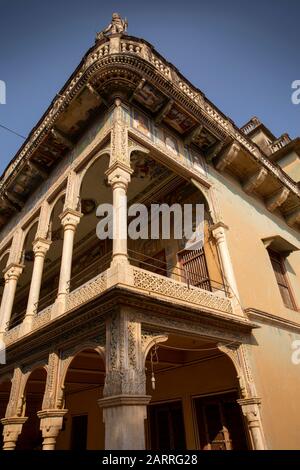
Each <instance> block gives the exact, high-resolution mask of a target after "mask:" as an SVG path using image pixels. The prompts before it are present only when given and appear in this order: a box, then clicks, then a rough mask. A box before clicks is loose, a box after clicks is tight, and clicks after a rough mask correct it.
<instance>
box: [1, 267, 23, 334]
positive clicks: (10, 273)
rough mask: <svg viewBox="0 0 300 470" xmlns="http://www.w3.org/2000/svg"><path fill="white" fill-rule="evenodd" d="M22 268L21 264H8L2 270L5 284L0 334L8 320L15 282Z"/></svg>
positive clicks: (15, 286) (13, 298)
mask: <svg viewBox="0 0 300 470" xmlns="http://www.w3.org/2000/svg"><path fill="white" fill-rule="evenodd" d="M23 268H24V266H23V265H21V264H10V265H9V266H8V267H7V268H6V269H5V271H4V279H5V286H4V292H3V296H2V302H1V309H0V334H2V335H3V333H4V332H5V330H6V328H7V325H8V323H9V321H10V317H11V314H12V309H13V305H14V300H15V294H16V288H17V283H18V279H19V277H20V275H21V274H22V271H23Z"/></svg>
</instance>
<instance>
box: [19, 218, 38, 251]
mask: <svg viewBox="0 0 300 470" xmlns="http://www.w3.org/2000/svg"><path fill="white" fill-rule="evenodd" d="M38 224H39V214H38V215H36V216H35V217H34V219H32V220H31V222H30V223H29V224H28V225H26V227H25V228H22V240H21V247H22V250H24V247H25V244H26V240H27V237H28V235H29V234H30V232H31V230H32V229H33V228H34V226H35V225H36V226H37V228H38ZM34 238H35V237H34Z"/></svg>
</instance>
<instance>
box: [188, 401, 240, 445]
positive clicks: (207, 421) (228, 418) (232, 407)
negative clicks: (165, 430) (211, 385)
mask: <svg viewBox="0 0 300 470" xmlns="http://www.w3.org/2000/svg"><path fill="white" fill-rule="evenodd" d="M237 398H238V396H237V394H236V393H225V394H222V395H211V396H208V397H203V398H195V399H194V404H195V410H196V417H197V424H198V433H199V441H200V449H201V450H247V449H248V446H247V439H246V434H245V429H244V420H243V416H242V413H241V410H240V406H239V405H238V403H237V401H236V400H237Z"/></svg>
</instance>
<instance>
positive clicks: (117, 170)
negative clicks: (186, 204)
mask: <svg viewBox="0 0 300 470" xmlns="http://www.w3.org/2000/svg"><path fill="white" fill-rule="evenodd" d="M131 174H132V170H131V168H130V153H129V150H128V130H127V125H126V120H125V117H124V111H123V109H122V106H121V100H120V99H118V98H117V99H116V100H115V109H114V114H113V125H112V131H111V158H110V162H109V169H108V170H107V172H106V175H107V177H108V183H109V184H110V185H111V187H112V191H113V260H112V264H122V263H128V253H127V188H128V184H129V182H130V179H131Z"/></svg>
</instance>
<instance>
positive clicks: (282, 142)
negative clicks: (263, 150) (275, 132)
mask: <svg viewBox="0 0 300 470" xmlns="http://www.w3.org/2000/svg"><path fill="white" fill-rule="evenodd" d="M291 141H292V139H291V138H290V136H289V135H288V134H283V135H282V136H281V137H279V139H277V140H275V142H273V143H272V144H271V145H270V149H271V152H272V153H275V152H277V151H278V150H280V149H282V148H283V147H285V146H286V145H288V144H289V143H290V142H291Z"/></svg>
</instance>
